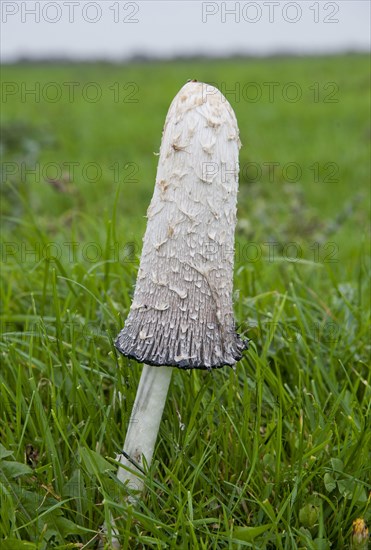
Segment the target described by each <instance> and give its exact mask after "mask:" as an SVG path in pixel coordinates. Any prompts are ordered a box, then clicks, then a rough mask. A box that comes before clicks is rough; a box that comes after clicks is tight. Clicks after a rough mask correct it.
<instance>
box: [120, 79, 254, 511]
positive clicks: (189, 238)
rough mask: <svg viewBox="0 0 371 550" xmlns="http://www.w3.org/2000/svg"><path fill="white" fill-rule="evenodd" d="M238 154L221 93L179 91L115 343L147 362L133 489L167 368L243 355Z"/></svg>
mask: <svg viewBox="0 0 371 550" xmlns="http://www.w3.org/2000/svg"><path fill="white" fill-rule="evenodd" d="M239 148H240V140H239V132H238V127H237V121H236V117H235V114H234V112H233V110H232V108H231V106H230V104H229V103H228V101H227V100H226V98H225V97H224V96H223V95H222V94H221V92H220V91H219V90H218V89H216V88H214V87H213V86H210V85H207V84H204V83H201V82H197V81H195V80H193V81H189V82H188V83H187V84H185V86H183V88H182V89H181V90H180V91H179V93H178V94H177V95H176V96H175V98H174V100H173V102H172V104H171V106H170V109H169V112H168V114H167V117H166V121H165V126H164V130H163V135H162V142H161V149H160V157H159V163H158V169H157V177H156V185H155V190H154V194H153V197H152V201H151V204H150V206H149V208H148V211H147V218H148V223H147V229H146V232H145V235H144V239H143V249H142V254H141V259H140V266H139V271H138V276H137V282H136V286H135V291H134V296H133V301H132V305H131V308H130V311H129V315H128V317H127V320H126V323H125V326H124V328H123V330H122V331H121V332H120V334H119V335H118V337H117V340H116V343H115V345H116V348H117V349H118V351H120V352H121V353H122V354H123V355H125V356H127V357H129V358H132V359H135V360H136V361H139V362H140V363H144V366H143V371H142V375H141V379H140V382H139V387H138V391H137V395H136V399H135V402H134V406H133V411H132V415H131V420H130V422H129V424H128V430H127V434H126V439H125V444H124V449H123V453H122V454H121V455H120V459H119V460H120V463H121V464H122V465H123V466H124V468H122V467H120V468H119V470H118V478H119V479H120V480H121V481H122V482H124V483H127V485H128V487H129V488H131V489H135V490H136V491H138V490H141V489H142V486H143V478H144V476H143V474H144V472H145V470H144V469H143V466H145V467H148V466H149V465H150V463H151V459H152V455H153V451H154V446H155V443H156V437H157V433H158V429H159V425H160V421H161V416H162V413H163V409H164V405H165V401H166V395H167V392H168V387H169V383H170V378H171V374H172V368H171V367H178V368H179V369H207V370H208V371H211V370H212V369H215V368H219V367H222V366H224V365H228V366H231V367H232V366H234V365H235V363H236V362H237V361H239V360H240V359H241V357H242V352H243V351H244V350H245V349H246V348H247V340H243V339H241V337H240V336H239V335H238V334H237V333H236V329H235V321H234V316H233V304H232V291H233V256H234V230H235V225H236V203H237V189H238V171H239V168H238V151H239ZM137 474H139V476H138V475H137ZM129 499H130V500H131V501H133V499H134V500H135V497H133V495H131V496H129Z"/></svg>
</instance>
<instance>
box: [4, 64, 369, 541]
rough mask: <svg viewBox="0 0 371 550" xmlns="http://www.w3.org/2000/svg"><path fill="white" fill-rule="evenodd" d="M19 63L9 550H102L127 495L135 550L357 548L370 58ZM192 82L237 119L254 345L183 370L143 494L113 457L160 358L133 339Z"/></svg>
mask: <svg viewBox="0 0 371 550" xmlns="http://www.w3.org/2000/svg"><path fill="white" fill-rule="evenodd" d="M2 77H3V87H2V121H1V126H2V135H1V152H2V156H3V164H2V171H1V196H2V201H1V210H2V249H1V255H2V258H1V259H2V269H1V271H2V282H1V292H2V306H1V307H2V309H1V356H2V367H1V371H0V413H1V414H0V441H1V444H0V498H1V517H0V537H1V539H2V541H1V549H2V550H10V549H14V550H17V549H23V548H24V549H25V550H26V549H27V550H33V549H40V550H43V549H49V548H60V549H62V548H97V546H98V543H99V542H100V541H101V542H102V541H103V538H102V536H101V535H100V534H99V532H100V528H101V526H102V524H103V523H104V522H105V521H106V522H109V519H110V516H111V514H112V515H113V517H115V518H116V524H117V527H118V529H119V533H120V539H121V541H122V548H124V549H134V548H138V549H141V548H146V549H147V548H153V549H162V548H168V549H174V550H177V549H192V550H193V549H198V548H200V549H205V550H206V549H207V550H211V549H226V548H230V549H233V550H235V549H242V548H254V549H261V550H264V549H267V550H268V549H276V548H277V549H285V550H286V549H287V550H292V549H295V548H298V549H299V548H301V549H303V550H304V549H308V550H312V549H313V550H327V549H330V548H331V549H337V548H339V549H343V548H344V549H347V548H351V547H352V546H351V542H352V530H353V522H354V521H355V520H356V519H364V520H365V521H366V523H368V524H370V520H371V510H370V495H371V493H370V491H371V483H370V479H371V475H370V470H371V468H370V464H371V453H370V450H371V447H370V439H371V430H370V404H371V391H370V383H371V372H370V344H369V334H370V307H369V305H370V289H369V281H370V256H369V249H370V234H369V216H370V208H369V204H370V191H369V179H370V161H369V142H370V135H371V130H370V107H369V100H370V89H369V87H370V81H369V60H368V57H367V56H365V55H346V56H334V57H318V58H315V57H313V58H310V57H308V58H299V57H298V58H279V57H277V58H269V59H233V60H212V61H211V60H179V61H176V62H175V61H171V62H156V63H140V62H137V63H132V64H127V65H119V64H117V65H114V64H112V65H111V64H98V63H91V64H67V63H66V64H64V63H60V64H47V63H44V64H17V65H9V66H4V67H3V68H2ZM190 78H196V79H198V80H202V81H205V82H210V83H213V84H214V85H217V86H218V87H219V88H220V89H221V90H222V91H223V93H224V94H225V95H226V97H227V99H228V100H229V101H230V103H231V105H232V107H233V108H234V110H235V112H236V115H237V120H238V123H239V128H240V137H241V141H242V144H243V147H242V149H241V152H240V190H239V198H238V200H239V202H238V225H237V231H236V254H235V296H234V301H235V314H236V319H237V323H238V326H239V331H240V332H241V333H242V334H243V335H245V336H247V337H249V338H250V339H251V343H250V348H249V350H248V351H247V352H245V354H244V358H243V359H242V360H241V361H240V362H239V363H238V364H237V365H236V368H235V369H230V368H228V367H225V368H223V369H218V370H216V371H213V372H211V373H208V372H204V371H200V372H189V371H187V372H184V371H180V370H177V369H174V373H173V378H172V382H171V386H170V390H169V395H168V401H167V404H166V407H165V411H164V416H163V421H162V424H161V428H160V434H159V438H158V441H157V447H156V450H155V455H154V460H153V463H152V465H151V467H150V470H149V471H148V473H147V476H146V491H145V493H144V495H143V497H142V498H141V499H140V502H139V503H138V505H137V506H132V505H130V504H127V503H126V502H125V499H124V496H125V491H126V490H125V487H123V486H121V485H120V484H119V482H118V481H117V480H116V477H115V471H116V465H115V454H116V453H117V452H119V451H120V450H121V449H122V445H123V441H124V436H125V431H126V428H127V425H128V422H129V417H130V412H131V407H132V404H133V400H134V397H135V392H136V387H137V385H138V380H139V376H140V372H141V365H139V364H137V363H135V362H133V361H130V360H128V359H126V358H124V357H121V356H120V357H119V356H118V353H117V352H116V351H115V348H114V346H113V340H114V339H115V337H116V335H117V333H118V332H119V330H120V329H121V328H122V326H123V324H124V321H125V318H126V315H127V313H128V309H129V307H130V303H131V296H132V293H133V286H134V284H135V280H136V273H137V269H138V262H139V256H140V250H141V242H142V241H141V240H142V236H143V233H144V230H145V225H146V218H145V215H146V210H147V207H148V205H149V202H150V199H151V196H152V192H153V186H154V182H155V174H156V166H157V160H158V157H157V156H156V153H157V152H158V150H159V146H160V140H161V132H162V127H163V123H164V120H165V116H166V112H167V109H168V107H169V105H170V102H171V100H172V98H173V97H174V95H175V94H176V93H177V92H178V90H179V89H180V87H181V86H182V85H183V84H184V83H185V82H186V81H187V80H188V79H190ZM138 421H140V420H139V419H138ZM108 539H109V536H108ZM366 545H367V542H366V543H364V546H361V545H359V546H356V545H353V548H367V546H366ZM106 548H110V544H109V540H108V542H107V544H106Z"/></svg>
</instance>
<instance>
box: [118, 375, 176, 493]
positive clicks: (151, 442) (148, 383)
mask: <svg viewBox="0 0 371 550" xmlns="http://www.w3.org/2000/svg"><path fill="white" fill-rule="evenodd" d="M171 373H172V369H171V368H169V367H150V366H148V365H144V366H143V370H142V375H141V377H140V381H139V386H138V390H137V395H136V397H135V401H134V406H133V410H132V413H131V416H130V422H129V426H128V430H127V432H126V438H125V444H124V448H123V451H124V453H125V455H126V456H125V455H124V454H121V455H120V458H119V461H120V462H121V464H122V465H123V466H125V468H119V469H118V472H117V477H118V478H119V480H120V481H121V482H122V483H125V484H126V485H127V488H128V489H129V500H130V501H132V502H134V501H135V493H136V492H137V491H141V490H142V488H143V466H144V461H143V457H144V459H145V462H146V463H147V467H149V466H150V464H151V460H152V456H153V451H154V448H155V444H156V439H157V434H158V430H159V427H160V422H161V417H162V413H163V410H164V407H165V403H166V396H167V392H168V389H169V384H170V380H171ZM126 457H129V458H130V459H131V460H128V458H126ZM136 465H138V467H137V466H136ZM141 471H142V472H141Z"/></svg>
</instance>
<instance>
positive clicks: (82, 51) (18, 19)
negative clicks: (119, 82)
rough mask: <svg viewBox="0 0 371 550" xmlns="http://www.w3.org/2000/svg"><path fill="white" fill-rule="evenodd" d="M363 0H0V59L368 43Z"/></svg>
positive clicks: (326, 48) (271, 50) (333, 48)
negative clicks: (208, 0) (238, 0)
mask: <svg viewBox="0 0 371 550" xmlns="http://www.w3.org/2000/svg"><path fill="white" fill-rule="evenodd" d="M370 5H371V3H370V2H369V1H368V0H363V1H354V0H337V1H336V2H329V1H326V0H320V1H314V0H308V1H307V0H299V1H298V2H290V1H287V2H286V1H278V0H275V1H273V0H267V1H265V0H259V1H255V2H243V1H242V2H235V1H233V0H229V1H227V2H216V1H214V2H204V1H201V0H197V1H192V0H183V1H182V0H181V1H179V0H176V1H170V0H169V1H156V0H155V1H154V0H147V1H142V0H139V1H138V0H137V1H136V2H126V1H123V0H120V1H114V0H112V1H111V0H104V1H102V0H101V1H96V2H90V1H81V2H80V1H77V0H74V1H73V0H66V1H64V0H59V1H58V2H56V1H54V2H53V1H48V0H44V1H40V2H37V1H32V0H27V1H18V0H17V1H7V0H1V27H2V29H1V30H2V33H1V59H2V60H3V61H6V62H9V61H13V60H16V59H18V58H19V57H29V58H38V57H42V58H45V57H72V58H79V59H81V58H83V59H94V58H100V59H111V60H120V59H126V58H130V57H131V56H133V55H137V54H142V55H147V56H156V57H157V56H158V57H171V56H174V55H194V54H196V55H197V54H206V55H214V56H216V55H228V54H233V53H241V54H250V55H255V54H258V55H265V54H275V53H281V52H290V53H296V54H300V53H327V52H337V51H349V50H352V51H368V50H369V48H370V29H369V25H370Z"/></svg>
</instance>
